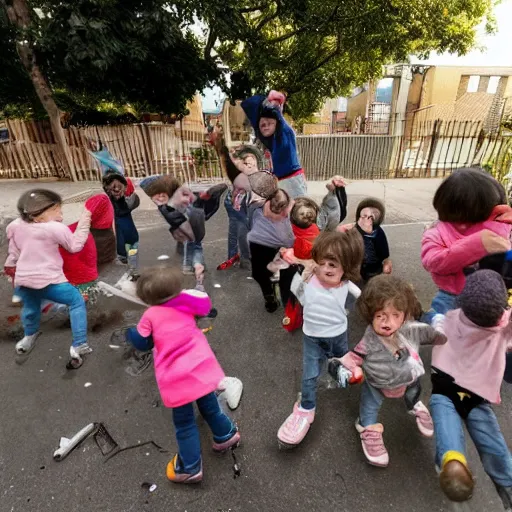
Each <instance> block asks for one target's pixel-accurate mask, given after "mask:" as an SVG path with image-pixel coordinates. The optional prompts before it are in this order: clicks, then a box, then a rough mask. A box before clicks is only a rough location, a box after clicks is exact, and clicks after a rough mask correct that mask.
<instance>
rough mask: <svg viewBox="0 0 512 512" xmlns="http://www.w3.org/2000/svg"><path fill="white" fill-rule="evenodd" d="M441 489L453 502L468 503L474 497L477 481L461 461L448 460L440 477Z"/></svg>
mask: <svg viewBox="0 0 512 512" xmlns="http://www.w3.org/2000/svg"><path fill="white" fill-rule="evenodd" d="M439 483H440V484H441V489H442V490H443V492H444V493H445V494H446V496H447V497H448V498H449V499H450V500H451V501H467V500H469V499H470V498H471V496H473V487H474V486H475V481H474V480H473V475H472V474H471V471H469V469H468V467H467V466H466V465H465V464H463V463H462V462H460V461H459V460H455V459H452V460H448V461H447V462H445V464H444V465H443V469H442V471H441V474H440V475H439Z"/></svg>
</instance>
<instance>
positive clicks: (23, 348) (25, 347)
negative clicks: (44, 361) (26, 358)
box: [16, 332, 41, 355]
mask: <svg viewBox="0 0 512 512" xmlns="http://www.w3.org/2000/svg"><path fill="white" fill-rule="evenodd" d="M39 336H41V332H36V333H35V334H31V335H30V336H25V337H24V338H23V339H22V340H20V341H18V343H16V353H17V354H19V355H22V354H28V353H29V352H30V351H31V350H32V349H33V348H34V345H35V343H36V340H37V338H39Z"/></svg>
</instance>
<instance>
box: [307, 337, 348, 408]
mask: <svg viewBox="0 0 512 512" xmlns="http://www.w3.org/2000/svg"><path fill="white" fill-rule="evenodd" d="M302 347H303V353H302V399H301V403H300V405H301V407H302V408H303V409H308V410H311V409H314V408H315V407H316V385H317V381H318V377H320V374H321V373H322V370H323V369H324V366H325V364H326V362H327V360H328V359H330V358H332V357H343V356H344V355H345V354H346V353H347V352H348V336H347V331H345V332H344V333H343V334H340V335H339V336H335V337H334V338H313V337H312V336H308V335H307V334H304V336H303V338H302Z"/></svg>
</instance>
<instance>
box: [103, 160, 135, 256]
mask: <svg viewBox="0 0 512 512" xmlns="http://www.w3.org/2000/svg"><path fill="white" fill-rule="evenodd" d="M102 182H103V190H104V191H105V193H106V194H107V195H108V197H109V198H110V201H111V202H112V206H113V207H114V218H115V227H116V241H117V256H118V259H119V262H120V263H123V264H126V263H128V250H130V249H137V247H138V244H139V233H138V231H137V228H136V227H135V223H134V222H133V218H132V211H133V210H135V209H136V208H138V206H139V204H140V199H139V196H138V195H137V194H136V192H135V188H134V186H133V183H132V182H131V180H130V179H129V178H125V177H124V176H123V175H122V174H120V173H119V172H116V171H112V170H110V171H107V172H106V173H105V174H104V176H103V180H102ZM127 248H128V250H127Z"/></svg>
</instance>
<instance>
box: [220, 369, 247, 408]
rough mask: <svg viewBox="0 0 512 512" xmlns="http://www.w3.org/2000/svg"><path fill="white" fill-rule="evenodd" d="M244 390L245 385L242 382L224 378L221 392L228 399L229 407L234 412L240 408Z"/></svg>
mask: <svg viewBox="0 0 512 512" xmlns="http://www.w3.org/2000/svg"><path fill="white" fill-rule="evenodd" d="M243 390H244V385H243V384H242V381H241V380H240V379H237V378H236V377H224V378H223V379H222V380H221V381H220V384H219V391H220V392H221V393H223V394H224V396H225V397H226V402H227V403H228V407H229V408H230V409H231V410H232V411H234V410H235V409H236V408H237V407H238V404H239V403H240V399H241V398H242V392H243Z"/></svg>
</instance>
